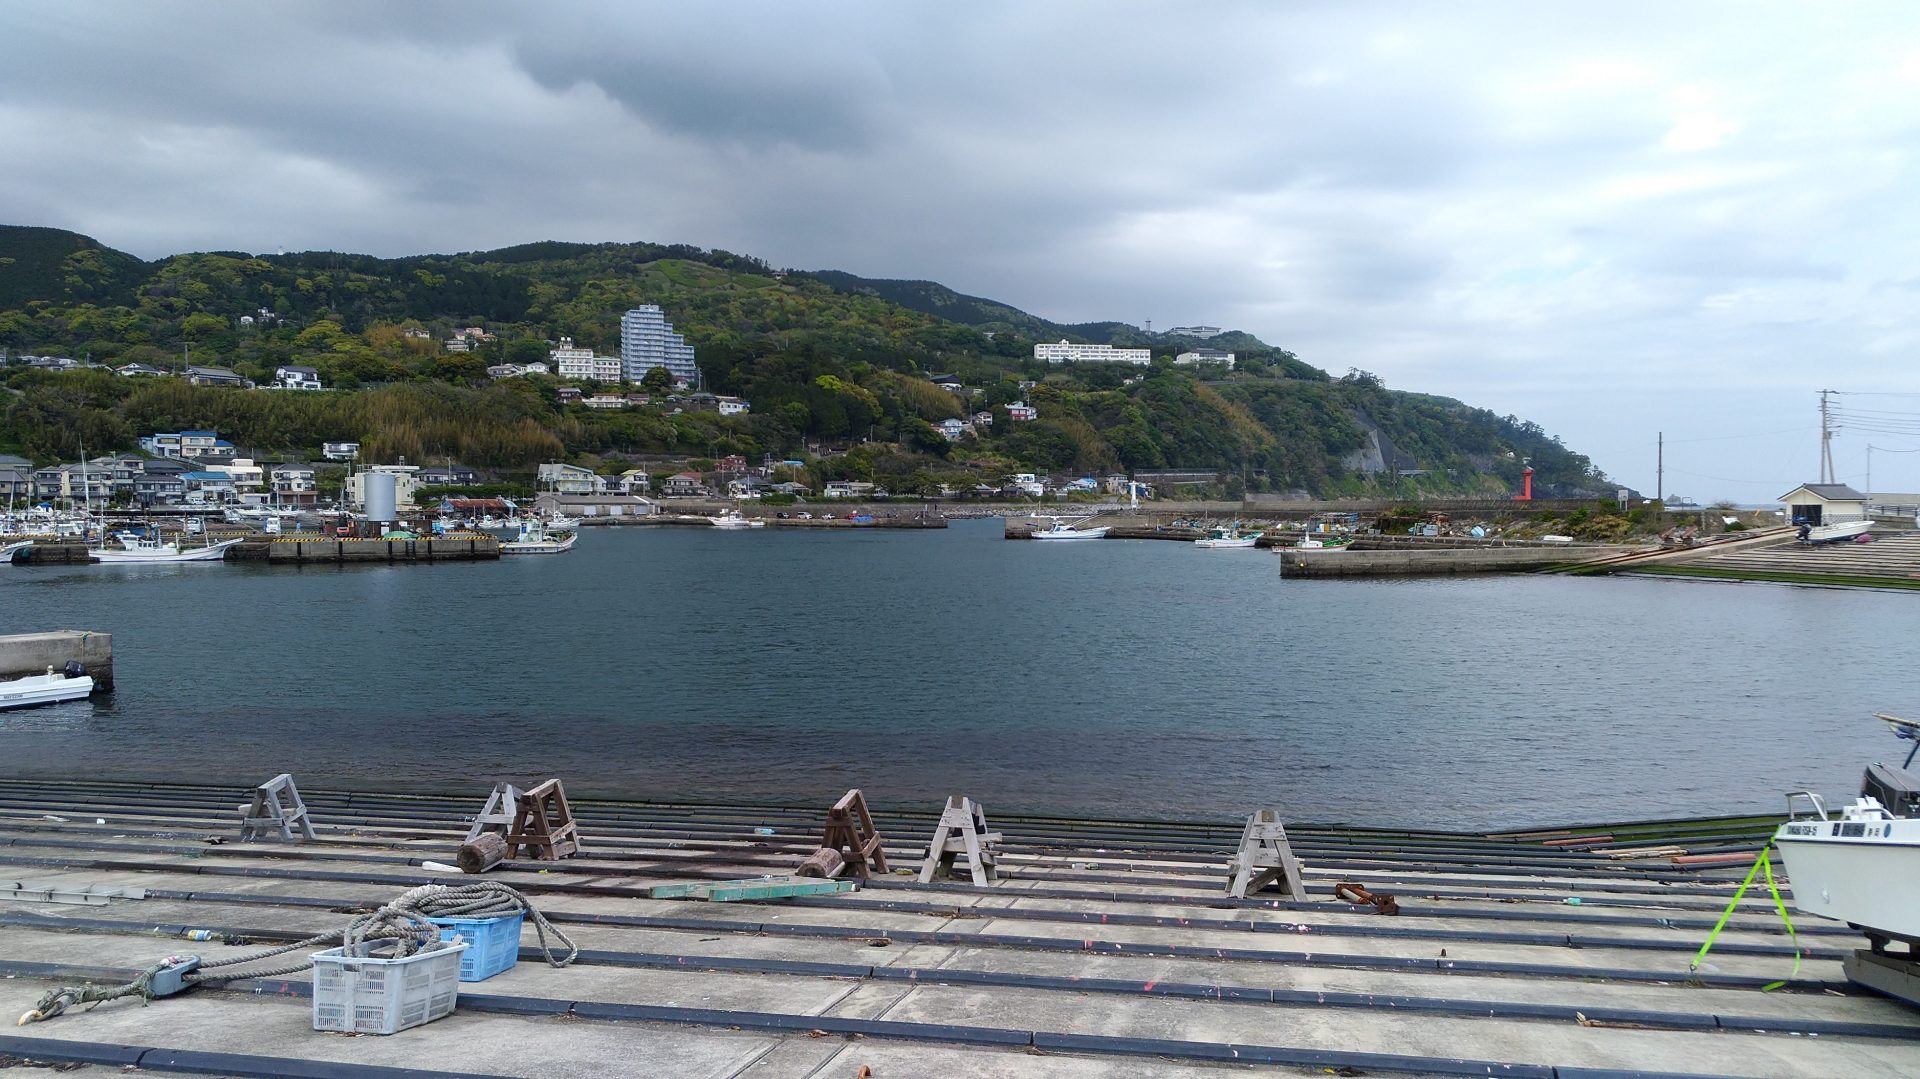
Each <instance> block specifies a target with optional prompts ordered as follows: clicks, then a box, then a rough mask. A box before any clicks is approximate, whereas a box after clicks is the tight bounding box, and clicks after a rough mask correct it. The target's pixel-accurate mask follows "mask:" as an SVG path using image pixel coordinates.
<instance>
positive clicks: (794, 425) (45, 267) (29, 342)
mask: <svg viewBox="0 0 1920 1079" xmlns="http://www.w3.org/2000/svg"><path fill="white" fill-rule="evenodd" d="M642 303H655V304H659V305H661V306H662V307H663V308H664V309H665V310H666V312H667V315H668V317H669V318H670V319H671V320H672V321H673V323H674V325H675V327H676V328H677V329H679V330H680V331H681V332H682V333H684V334H685V335H686V336H687V339H688V340H689V341H690V342H691V343H693V344H694V345H695V346H696V348H697V349H698V354H699V364H700V367H701V370H702V373H703V375H704V377H705V379H706V388H707V389H709V390H712V391H713V392H716V393H721V394H732V395H738V396H740V397H744V398H746V399H748V400H750V401H751V402H752V406H753V407H752V413H751V415H747V416H740V417H729V418H721V417H719V416H718V415H716V414H714V413H679V414H675V413H672V412H671V411H670V410H668V409H665V408H661V407H650V408H636V409H627V410H617V411H595V410H589V409H586V408H583V407H581V406H578V405H562V404H561V403H560V398H559V394H558V390H559V389H560V387H561V385H562V383H561V382H559V380H557V379H554V378H550V377H540V376H533V377H522V378H510V379H503V380H499V381H494V380H492V379H489V377H488V376H487V373H486V368H487V367H488V366H489V365H491V364H498V363H503V362H518V363H525V362H529V361H532V360H542V359H545V358H546V353H547V349H548V348H549V347H550V342H551V341H553V340H556V339H557V338H559V337H561V336H563V335H564V336H569V337H572V338H573V339H574V340H575V341H576V342H577V343H579V344H581V345H585V346H591V347H593V348H595V349H596V350H598V351H601V352H603V353H612V352H616V351H617V350H618V347H619V318H620V315H621V313H622V312H624V311H625V310H627V309H628V308H630V307H633V306H635V305H638V304H642ZM242 316H251V317H252V318H253V319H254V323H253V325H251V326H243V325H242V324H241V321H240V319H241V317H242ZM465 326H479V327H483V328H485V329H486V330H487V331H489V332H490V333H492V334H493V335H494V338H495V339H494V340H492V341H491V342H488V343H486V344H484V345H482V346H480V347H479V348H478V349H477V350H476V351H472V352H464V353H463V352H451V351H447V350H445V349H444V348H443V345H442V342H443V341H445V340H446V339H447V338H448V337H449V336H450V335H451V334H452V332H453V331H454V330H455V329H456V328H459V327H465ZM1061 337H1068V338H1073V339H1078V340H1096V341H1104V342H1108V343H1116V344H1138V345H1146V346H1148V347H1151V348H1153V350H1154V352H1155V354H1156V357H1158V358H1157V359H1156V361H1155V363H1154V365H1153V366H1152V367H1150V368H1136V367H1126V366H1119V365H1107V364H1084V365H1067V366H1059V365H1055V366H1049V365H1046V364H1041V363H1036V362H1035V361H1034V360H1033V359H1032V355H1033V344H1034V342H1035V341H1036V340H1054V339H1059V338H1061ZM1195 343H1196V342H1193V341H1191V340H1186V339H1178V338H1169V337H1165V336H1161V335H1153V336H1149V335H1147V334H1145V333H1144V332H1142V331H1140V330H1138V329H1136V328H1134V327H1130V326H1125V325H1123V324H1118V323H1098V324H1087V325H1080V326H1066V325H1060V324H1055V323H1051V322H1047V321H1046V320H1044V319H1040V318H1037V317H1035V316H1033V315H1030V314H1027V313H1026V312H1023V311H1020V310H1018V309H1016V308H1013V307H1010V306H1008V305H1006V304H1002V303H997V302H995V301H992V300H985V299H980V298H977V297H968V296H963V295H961V294H959V293H955V292H952V291H951V290H949V289H946V288H944V287H943V286H940V285H937V284H934V283H932V282H887V281H874V280H869V279H863V278H858V277H854V276H852V275H849V274H841V273H836V272H822V273H817V274H816V273H801V272H776V271H774V270H773V269H772V268H771V267H769V266H767V265H766V264H764V263H762V262H761V261H759V260H757V259H754V258H751V257H749V256H744V255H736V254H732V253H729V252H725V251H709V250H703V249H699V248H693V247H685V246H664V245H657V244H643V243H636V244H572V243H537V244H527V245H523V246H519V247H512V248H506V249H502V250H498V251H485V252H470V253H465V254H457V255H422V256H417V257H410V258H401V259H379V258H373V257H370V256H364V255H350V254H339V253H333V252H303V253H298V254H288V255H249V254H245V253H238V252H212V253H199V254H187V255H177V256H174V257H171V258H166V259H162V260H159V261H157V262H153V263H145V262H142V261H140V260H139V259H136V258H134V257H133V256H131V255H126V254H123V253H121V252H117V251H112V250H111V249H108V248H105V247H102V246H101V245H100V244H98V243H97V242H95V241H93V240H91V239H89V238H87V237H83V236H78V235H75V234H72V233H64V232H59V231H57V230H51V229H39V228H19V227H0V346H4V347H5V348H7V349H8V350H9V351H10V352H11V353H13V354H15V355H16V356H17V355H19V354H21V353H34V354H56V355H65V356H72V357H74V358H76V359H85V360H89V361H92V362H94V363H105V364H110V365H113V366H119V365H123V364H126V363H130V362H136V361H137V362H143V363H147V364H150V365H153V366H156V367H160V368H163V369H169V370H171V369H176V368H178V367H179V366H180V365H181V364H182V363H183V361H190V362H192V363H195V364H207V365H217V366H222V367H229V368H232V369H233V370H235V371H237V372H239V373H240V374H242V375H245V376H248V377H251V378H254V379H257V380H260V381H262V382H265V381H266V380H268V379H269V378H270V377H271V375H272V371H273V369H274V368H275V367H276V366H278V365H280V364H284V363H300V364H307V365H311V366H313V367H315V368H317V369H318V370H319V372H320V375H321V378H322V379H323V380H324V381H325V383H326V384H327V386H328V387H330V388H329V389H328V390H327V391H322V392H318V393H313V392H308V393H299V392H278V391H265V390H261V391H246V390H234V389H220V388H207V387H193V386H188V385H185V384H184V383H183V382H182V381H181V380H178V379H151V378H145V379H130V378H123V377H119V376H116V375H113V374H111V373H109V372H105V371H100V370H78V371H47V370H40V369H32V368H22V367H19V366H13V367H9V368H6V369H5V370H4V372H0V380H4V385H5V388H6V391H7V393H6V395H5V398H4V400H0V451H12V452H21V453H24V454H25V455H27V456H30V457H32V458H34V459H35V460H40V461H46V460H52V459H55V458H68V459H71V458H72V457H73V456H74V455H75V454H77V453H78V452H79V451H80V449H81V446H82V444H83V443H84V446H85V448H86V449H87V450H88V451H89V452H101V451H106V450H112V449H124V448H129V447H131V446H132V445H133V444H134V441H135V440H136V439H137V438H138V436H140V435H141V434H145V433H147V432H150V431H153V430H172V429H180V428H194V427H211V428H214V429H217V430H219V431H220V432H221V434H222V435H223V436H225V437H228V438H230V439H232V440H233V441H234V442H236V443H237V444H239V445H240V446H241V447H243V448H244V449H246V450H249V451H252V452H254V453H256V454H257V455H259V456H263V457H273V456H283V455H290V456H298V455H302V454H306V453H311V452H312V451H313V450H314V448H316V447H317V446H318V444H319V443H320V442H321V441H323V440H335V439H352V440H358V441H361V442H362V443H364V445H365V453H366V456H367V458H369V459H375V460H386V459H391V458H392V457H394V456H398V455H402V454H404V455H406V456H407V457H408V458H409V459H410V460H425V459H428V458H435V457H453V458H456V459H458V460H461V461H462V462H464V463H467V464H471V465H475V466H478V467H487V468H492V469H495V470H499V471H502V472H514V471H530V470H531V469H532V467H533V466H534V465H535V464H537V463H538V462H540V461H546V460H555V459H591V458H605V459H608V460H611V459H612V458H613V457H617V456H618V455H627V454H683V455H688V456H714V455H720V454H726V453H742V454H746V455H748V456H749V457H755V458H757V457H758V456H759V455H761V454H763V453H771V454H775V455H778V456H780V457H782V458H786V457H793V456H803V457H807V458H809V460H810V461H812V463H813V470H814V471H815V472H816V473H817V475H816V478H819V477H821V476H825V477H850V478H869V479H875V480H882V481H888V482H890V483H892V484H893V485H894V486H895V489H896V490H911V489H913V488H914V487H915V486H921V487H931V486H933V485H935V484H937V483H939V482H958V481H961V480H966V481H969V482H971V481H975V480H980V479H989V480H990V479H994V478H997V476H999V475H1004V474H1005V473H1007V472H1011V471H1034V472H1053V473H1061V472H1075V473H1099V472H1110V471H1131V470H1134V469H1167V468H1171V469H1186V470H1197V471H1217V472H1219V473H1220V474H1221V476H1222V480H1221V483H1220V486H1221V487H1223V488H1226V489H1227V490H1228V491H1229V493H1237V491H1238V490H1240V489H1246V490H1256V491H1257V490H1273V491H1299V492H1308V493H1312V494H1317V495H1356V494H1368V493H1373V494H1381V495H1391V496H1395V497H1411V496H1416V495H1418V494H1420V493H1422V492H1427V493H1441V492H1446V493H1462V492H1480V493H1488V494H1498V493H1502V492H1506V491H1510V490H1512V489H1514V487H1515V486H1516V485H1517V483H1518V476H1519V471H1520V468H1521V462H1522V459H1527V458H1530V459H1531V461H1532V464H1533V466H1534V467H1535V469H1536V470H1537V473H1538V475H1537V477H1536V489H1538V490H1541V491H1542V492H1543V493H1568V494H1571V493H1586V492H1592V491H1599V490H1602V489H1604V488H1606V487H1607V486H1608V485H1607V484H1606V483H1605V479H1604V477H1603V476H1601V475H1600V474H1599V473H1598V472H1596V471H1595V470H1594V469H1593V467H1592V466H1591V464H1590V462H1589V461H1588V460H1587V459H1586V458H1585V457H1584V456H1582V455H1580V454H1577V453H1574V452H1572V451H1570V450H1568V449H1566V448H1565V447H1564V446H1562V445H1561V444H1560V443H1559V441H1558V440H1557V439H1554V438H1553V437H1551V436H1549V435H1548V434H1547V433H1546V432H1544V431H1541V430H1540V429H1539V428H1538V427H1536V426H1534V425H1532V424H1529V423H1525V422H1523V421H1521V420H1518V419H1516V418H1514V417H1510V416H1509V417H1501V416H1496V415H1494V414H1492V413H1490V412H1487V411H1485V410H1482V409H1475V408H1471V407H1469V406H1467V405H1464V404H1462V403H1460V402H1458V401H1453V400H1450V399H1447V398H1440V397H1432V396H1426V395H1419V394H1408V393H1401V392H1395V391H1392V390H1388V389H1386V388H1385V387H1383V386H1381V385H1380V383H1379V381H1378V380H1377V379H1375V378H1373V377H1372V376H1371V375H1368V374H1366V373H1365V372H1357V371H1352V372H1349V373H1348V374H1347V375H1345V376H1343V377H1339V378H1335V377H1331V376H1329V375H1328V374H1327V373H1326V372H1324V371H1322V370H1320V369H1318V368H1315V367H1313V366H1311V365H1309V364H1307V363H1305V362H1303V361H1301V360H1300V359H1299V358H1298V357H1296V356H1294V355H1293V354H1292V353H1290V352H1287V351H1286V350H1284V349H1281V348H1276V347H1274V346H1271V345H1268V344H1266V343H1265V342H1262V341H1259V340H1258V339H1257V338H1254V337H1251V336H1249V335H1245V334H1228V335H1223V336H1221V337H1216V338H1214V339H1212V340H1210V341H1209V342H1207V344H1209V345H1212V346H1214V347H1222V348H1227V349H1230V350H1232V351H1235V352H1236V353H1237V354H1238V355H1239V362H1238V364H1237V366H1236V369H1235V370H1234V371H1232V372H1227V371H1225V370H1222V369H1219V368H1206V367H1202V368H1195V369H1189V368H1184V367H1176V366H1174V365H1173V364H1172V363H1171V357H1172V355H1173V354H1174V353H1176V352H1178V351H1181V350H1183V349H1185V348H1187V347H1190V346H1191V345H1193V344H1195ZM936 372H937V373H953V374H957V375H959V376H960V377H961V378H963V379H964V380H965V382H966V384H967V385H968V386H969V387H971V388H973V389H974V390H976V391H977V392H976V393H975V394H974V395H972V396H970V397H968V398H966V399H964V400H963V399H962V398H961V397H960V396H959V395H955V394H952V393H949V392H947V391H945V390H942V389H940V388H939V387H938V386H935V385H934V384H932V383H931V382H929V381H928V376H929V375H931V374H933V373H936ZM1023 381H1027V382H1032V383H1035V384H1034V385H1032V386H1031V387H1030V388H1024V389H1023V388H1022V386H1021V383H1022V382H1023ZM629 388H630V389H637V387H629ZM1022 400H1024V401H1025V402H1027V403H1029V404H1031V405H1033V406H1034V407H1035V408H1036V409H1037V410H1038V412H1039V417H1040V418H1039V419H1038V420H1037V421H1034V422H1024V423H1023V422H1013V421H1011V420H1010V419H1009V416H1008V413H1007V411H1006V406H1007V405H1008V404H1011V403H1015V402H1018V401H1022ZM981 411H986V412H989V413H991V415H992V416H993V423H992V424H991V426H990V427H985V428H983V429H982V430H981V432H980V434H979V435H978V436H977V437H976V436H974V435H968V436H966V437H965V438H963V439H962V440H961V441H959V442H954V443H949V442H947V440H946V439H945V438H943V437H942V436H941V435H940V434H939V433H938V432H937V431H936V430H935V429H934V428H933V427H932V426H931V425H932V424H933V423H937V422H938V421H940V420H943V419H948V418H956V417H966V416H971V415H972V414H974V413H977V412H981ZM1402 473H1411V474H1410V475H1403V474H1402Z"/></svg>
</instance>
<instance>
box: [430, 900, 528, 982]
mask: <svg viewBox="0 0 1920 1079" xmlns="http://www.w3.org/2000/svg"><path fill="white" fill-rule="evenodd" d="M526 919H527V914H526V912H525V911H521V912H519V913H517V914H509V915H506V916H504V917H499V918H428V919H427V921H430V922H432V923H433V924H435V925H437V926H440V927H441V928H440V939H441V940H452V939H453V936H454V934H456V933H458V934H459V935H460V936H461V937H462V938H464V939H465V940H466V942H467V944H468V948H467V950H466V951H465V952H463V953H461V955H460V980H461V981H463V982H484V981H486V980H487V979H488V978H491V977H493V976H494V975H495V974H498V973H500V972H501V971H503V970H509V969H511V968H512V967H513V965H514V964H515V963H518V962H519V961H520V925H521V923H522V922H524V921H526Z"/></svg>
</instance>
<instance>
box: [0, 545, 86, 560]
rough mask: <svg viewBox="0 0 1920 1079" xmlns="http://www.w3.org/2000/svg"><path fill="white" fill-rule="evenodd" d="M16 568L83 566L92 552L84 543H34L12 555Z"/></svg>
mask: <svg viewBox="0 0 1920 1079" xmlns="http://www.w3.org/2000/svg"><path fill="white" fill-rule="evenodd" d="M13 561H14V564H15V565H18V566H85V565H88V564H90V563H92V562H93V552H92V551H90V550H88V549H87V545H86V544H84V543H36V544H34V545H33V546H31V547H24V548H22V549H20V550H18V551H15V552H14V553H13Z"/></svg>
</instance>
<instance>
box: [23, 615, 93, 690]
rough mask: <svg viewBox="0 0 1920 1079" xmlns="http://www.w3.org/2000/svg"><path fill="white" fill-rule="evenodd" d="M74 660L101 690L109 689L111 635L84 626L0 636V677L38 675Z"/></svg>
mask: <svg viewBox="0 0 1920 1079" xmlns="http://www.w3.org/2000/svg"><path fill="white" fill-rule="evenodd" d="M74 660H77V661H79V662H80V663H82V664H85V665H86V668H87V673H88V674H90V675H92V676H93V681H94V684H95V685H96V686H98V687H99V688H101V689H112V688H113V634H111V633H95V632H93V631H91V630H84V629H56V630H50V631H48V632H45V633H14V634H9V635H7V636H4V637H0V678H19V677H21V676H23V675H29V674H41V673H44V672H45V671H46V669H47V668H48V667H52V668H54V669H56V670H58V669H59V668H62V667H65V666H66V665H67V663H68V662H70V661H74Z"/></svg>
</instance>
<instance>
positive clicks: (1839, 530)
mask: <svg viewBox="0 0 1920 1079" xmlns="http://www.w3.org/2000/svg"><path fill="white" fill-rule="evenodd" d="M1872 530H1873V522H1872V521H1867V520H1862V521H1836V522H1833V523H1831V524H1821V525H1813V524H1802V525H1801V526H1800V528H1799V530H1798V532H1797V533H1796V538H1797V539H1798V540H1799V541H1800V542H1801V543H1804V544H1806V545H1808V546H1809V547H1820V546H1823V545H1825V544H1829V543H1847V542H1849V541H1852V542H1859V543H1864V542H1866V540H1865V539H1863V538H1862V537H1864V536H1866V534H1867V533H1868V532H1871V531H1872Z"/></svg>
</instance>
